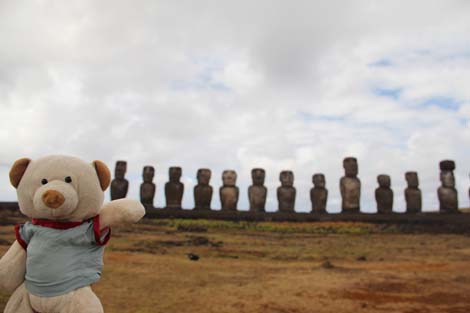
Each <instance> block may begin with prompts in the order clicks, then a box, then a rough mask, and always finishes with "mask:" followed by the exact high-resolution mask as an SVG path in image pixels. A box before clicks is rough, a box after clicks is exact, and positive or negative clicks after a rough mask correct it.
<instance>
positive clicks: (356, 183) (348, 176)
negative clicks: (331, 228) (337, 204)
mask: <svg viewBox="0 0 470 313" xmlns="http://www.w3.org/2000/svg"><path fill="white" fill-rule="evenodd" d="M343 168H344V170H345V176H343V177H341V180H340V183H339V185H340V191H341V197H342V205H341V207H342V208H343V212H360V199H361V181H360V180H359V178H357V173H358V166H357V160H356V158H353V157H347V158H345V159H344V160H343Z"/></svg>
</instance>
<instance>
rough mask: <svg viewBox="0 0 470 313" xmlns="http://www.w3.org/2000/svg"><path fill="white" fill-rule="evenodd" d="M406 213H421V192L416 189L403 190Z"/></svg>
mask: <svg viewBox="0 0 470 313" xmlns="http://www.w3.org/2000/svg"><path fill="white" fill-rule="evenodd" d="M405 200H406V212H408V213H419V212H421V207H422V204H421V190H419V189H418V188H406V189H405Z"/></svg>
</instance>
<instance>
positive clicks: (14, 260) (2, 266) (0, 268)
mask: <svg viewBox="0 0 470 313" xmlns="http://www.w3.org/2000/svg"><path fill="white" fill-rule="evenodd" d="M25 273H26V251H25V250H24V249H23V247H21V245H20V244H19V243H18V241H16V240H15V242H14V243H13V244H12V245H11V247H10V249H8V251H7V253H5V255H4V256H3V257H2V258H1V259H0V289H2V290H6V291H8V292H13V291H15V290H16V288H18V287H19V286H20V285H21V284H22V283H23V281H24V275H25Z"/></svg>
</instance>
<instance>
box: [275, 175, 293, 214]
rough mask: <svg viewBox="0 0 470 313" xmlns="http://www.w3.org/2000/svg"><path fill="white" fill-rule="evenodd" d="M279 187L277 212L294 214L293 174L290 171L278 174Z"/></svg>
mask: <svg viewBox="0 0 470 313" xmlns="http://www.w3.org/2000/svg"><path fill="white" fill-rule="evenodd" d="M279 180H280V181H281V186H279V187H278V188H277V201H278V203H279V212H291V213H292V212H295V210H294V207H295V195H296V190H295V187H294V173H293V172H292V171H282V172H281V173H280V174H279Z"/></svg>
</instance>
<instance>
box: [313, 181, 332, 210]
mask: <svg viewBox="0 0 470 313" xmlns="http://www.w3.org/2000/svg"><path fill="white" fill-rule="evenodd" d="M312 182H313V185H314V187H313V188H312V189H310V201H311V202H312V213H318V214H324V213H327V212H326V201H327V200H328V189H326V188H325V185H326V183H325V175H323V174H314V175H313V176H312Z"/></svg>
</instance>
